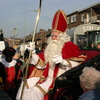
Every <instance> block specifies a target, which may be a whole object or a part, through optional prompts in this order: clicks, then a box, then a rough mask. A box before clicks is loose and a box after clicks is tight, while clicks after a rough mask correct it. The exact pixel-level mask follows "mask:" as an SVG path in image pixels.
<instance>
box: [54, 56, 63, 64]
mask: <svg viewBox="0 0 100 100" xmlns="http://www.w3.org/2000/svg"><path fill="white" fill-rule="evenodd" d="M53 62H54V63H55V64H58V63H62V62H63V58H62V57H61V56H60V55H55V56H53Z"/></svg>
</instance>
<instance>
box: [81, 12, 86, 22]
mask: <svg viewBox="0 0 100 100" xmlns="http://www.w3.org/2000/svg"><path fill="white" fill-rule="evenodd" d="M84 19H85V16H84V14H83V15H82V16H81V22H84Z"/></svg>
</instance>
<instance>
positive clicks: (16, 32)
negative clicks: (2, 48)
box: [12, 28, 18, 47]
mask: <svg viewBox="0 0 100 100" xmlns="http://www.w3.org/2000/svg"><path fill="white" fill-rule="evenodd" d="M12 33H13V37H12V38H13V47H14V38H15V37H16V36H17V35H18V29H17V28H14V29H13V30H12Z"/></svg>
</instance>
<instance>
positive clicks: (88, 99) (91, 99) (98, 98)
mask: <svg viewBox="0 0 100 100" xmlns="http://www.w3.org/2000/svg"><path fill="white" fill-rule="evenodd" d="M79 100H100V89H95V90H90V91H88V92H85V93H83V94H82V95H81V96H80V97H79Z"/></svg>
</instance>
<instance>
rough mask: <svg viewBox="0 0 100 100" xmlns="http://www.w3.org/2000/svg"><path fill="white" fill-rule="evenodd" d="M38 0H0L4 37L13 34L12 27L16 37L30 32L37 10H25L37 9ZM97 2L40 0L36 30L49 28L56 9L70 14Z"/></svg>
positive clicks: (0, 24)
mask: <svg viewBox="0 0 100 100" xmlns="http://www.w3.org/2000/svg"><path fill="white" fill-rule="evenodd" d="M39 2H40V0H0V29H2V30H3V32H4V37H6V38H10V37H11V36H13V33H12V30H13V29H14V28H17V29H18V35H17V37H18V38H23V37H24V36H26V35H29V34H32V31H33V30H34V26H35V22H36V16H37V12H34V11H27V10H37V9H38V7H39ZM99 2H100V0H42V7H41V14H40V19H39V23H38V29H37V32H38V31H39V29H45V30H48V29H51V24H52V18H53V15H54V14H55V12H56V11H57V10H58V9H61V10H64V11H65V13H66V14H70V13H72V12H74V11H76V10H82V9H84V8H86V7H89V6H91V5H94V4H96V3H99ZM25 12H26V14H25ZM25 22H26V23H25ZM25 26H26V27H25ZM25 30H26V32H25Z"/></svg>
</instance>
